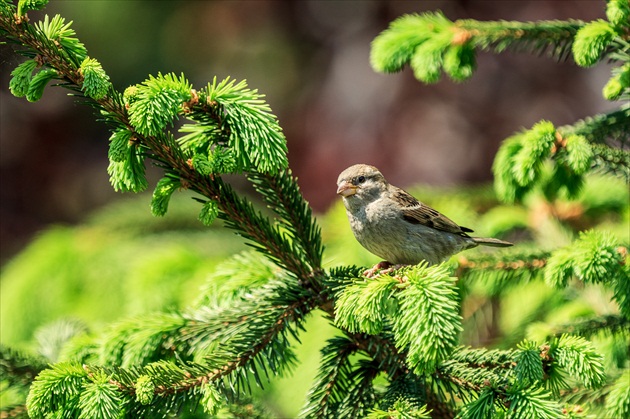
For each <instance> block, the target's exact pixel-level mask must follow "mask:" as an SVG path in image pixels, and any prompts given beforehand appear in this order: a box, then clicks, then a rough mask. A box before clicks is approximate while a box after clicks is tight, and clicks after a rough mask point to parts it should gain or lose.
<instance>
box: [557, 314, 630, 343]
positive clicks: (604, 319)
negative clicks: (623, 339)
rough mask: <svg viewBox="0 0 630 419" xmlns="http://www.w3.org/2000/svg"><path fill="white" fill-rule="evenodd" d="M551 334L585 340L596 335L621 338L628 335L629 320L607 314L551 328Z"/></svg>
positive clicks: (629, 331) (629, 330)
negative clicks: (583, 338)
mask: <svg viewBox="0 0 630 419" xmlns="http://www.w3.org/2000/svg"><path fill="white" fill-rule="evenodd" d="M551 333H552V334H553V335H554V336H561V335H564V334H571V335H578V336H583V337H585V338H589V337H591V336H593V335H595V334H598V333H607V334H612V335H621V336H623V335H624V334H627V333H630V319H628V318H626V317H623V316H619V315H615V314H608V315H604V316H599V317H593V318H588V319H584V320H579V321H577V322H572V323H565V324H560V325H557V326H553V327H552V328H551Z"/></svg>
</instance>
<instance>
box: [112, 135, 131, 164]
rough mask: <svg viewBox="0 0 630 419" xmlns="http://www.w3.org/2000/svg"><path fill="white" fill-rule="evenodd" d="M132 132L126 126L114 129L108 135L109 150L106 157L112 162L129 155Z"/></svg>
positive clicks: (120, 160) (123, 159)
mask: <svg viewBox="0 0 630 419" xmlns="http://www.w3.org/2000/svg"><path fill="white" fill-rule="evenodd" d="M132 135H133V133H132V132H131V131H129V130H128V129H126V128H118V129H116V130H115V131H114V132H113V133H112V135H111V137H109V151H108V153H107V157H109V160H110V161H112V162H123V161H125V159H126V158H127V156H128V155H129V148H130V147H133V145H132V144H131V139H132Z"/></svg>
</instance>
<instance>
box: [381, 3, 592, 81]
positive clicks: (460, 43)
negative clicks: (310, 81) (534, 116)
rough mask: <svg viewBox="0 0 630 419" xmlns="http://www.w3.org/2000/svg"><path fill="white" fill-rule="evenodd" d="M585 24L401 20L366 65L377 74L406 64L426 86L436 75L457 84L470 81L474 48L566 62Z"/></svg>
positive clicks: (434, 16)
mask: <svg viewBox="0 0 630 419" xmlns="http://www.w3.org/2000/svg"><path fill="white" fill-rule="evenodd" d="M583 26H584V23H583V22H581V21H577V20H569V21H540V22H527V23H523V22H505V21H500V22H480V21H476V20H471V19H467V20H458V21H455V22H452V21H450V20H448V19H447V18H446V17H445V16H444V15H443V14H442V13H440V12H437V13H423V14H421V15H419V14H409V15H404V16H402V17H400V18H398V19H396V20H395V21H394V22H392V23H391V24H390V27H389V28H388V29H386V30H385V31H383V32H382V33H381V34H380V35H379V36H377V37H376V39H374V41H373V43H372V50H371V56H370V61H371V63H372V67H373V68H374V69H375V70H376V71H380V72H385V73H391V72H396V71H400V70H402V68H403V66H404V65H406V64H409V65H410V66H411V67H412V69H413V71H414V75H415V76H416V78H418V79H419V80H421V81H423V82H425V83H435V82H437V81H439V79H440V70H442V71H444V72H445V73H446V74H448V75H449V77H450V78H451V79H453V80H455V81H464V80H466V79H468V78H470V77H471V76H472V73H473V71H474V69H475V67H476V64H475V54H476V50H477V49H481V50H485V51H494V52H502V51H504V50H505V49H507V48H511V49H516V50H519V51H520V50H526V51H534V52H538V53H544V52H545V51H548V52H549V54H550V55H552V56H555V57H557V58H559V59H564V58H566V57H567V56H568V55H569V53H570V50H571V45H572V42H573V37H574V36H575V34H576V33H577V31H578V29H580V28H581V27H583Z"/></svg>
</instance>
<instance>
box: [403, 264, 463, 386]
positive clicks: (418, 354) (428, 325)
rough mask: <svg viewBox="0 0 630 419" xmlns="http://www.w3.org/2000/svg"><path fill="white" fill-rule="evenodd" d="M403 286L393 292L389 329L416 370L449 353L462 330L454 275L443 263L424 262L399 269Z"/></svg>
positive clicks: (419, 371)
mask: <svg viewBox="0 0 630 419" xmlns="http://www.w3.org/2000/svg"><path fill="white" fill-rule="evenodd" d="M403 275H404V277H403V278H405V279H406V287H405V288H403V290H402V291H401V292H400V293H397V294H396V298H397V300H398V307H399V308H398V310H397V311H396V312H395V313H394V318H393V332H394V339H395V342H396V347H398V348H401V349H406V350H407V351H408V356H407V363H408V365H409V366H410V368H411V369H412V370H413V371H414V372H415V373H416V374H422V373H424V372H431V371H433V370H435V368H436V367H437V365H438V363H439V362H440V361H442V360H443V359H446V358H447V356H448V355H449V354H450V353H451V351H452V350H453V348H454V347H455V345H456V344H457V342H458V338H459V333H460V332H461V330H462V327H461V322H462V319H461V316H460V315H459V297H458V295H457V292H456V289H455V278H453V277H451V276H450V274H449V271H448V268H447V266H446V265H445V264H441V265H434V266H427V264H425V263H421V264H419V265H416V266H414V267H413V268H410V269H409V270H405V271H403Z"/></svg>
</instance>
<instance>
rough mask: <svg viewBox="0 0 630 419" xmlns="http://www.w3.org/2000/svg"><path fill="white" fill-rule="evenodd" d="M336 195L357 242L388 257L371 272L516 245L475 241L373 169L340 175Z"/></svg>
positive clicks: (363, 166) (350, 170)
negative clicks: (476, 250)
mask: <svg viewBox="0 0 630 419" xmlns="http://www.w3.org/2000/svg"><path fill="white" fill-rule="evenodd" d="M337 194H338V195H341V196H342V197H343V204H344V205H345V207H346V213H347V215H348V219H349V220H350V228H351V229H352V232H353V233H354V236H355V237H356V239H357V240H358V241H359V243H361V245H362V246H363V247H365V248H366V249H367V250H369V251H370V252H371V253H374V254H375V255H377V256H379V257H381V258H383V259H385V262H382V263H380V264H377V265H376V266H375V267H374V268H372V269H371V270H368V271H366V274H368V275H369V276H372V275H374V274H375V273H376V272H377V271H378V269H379V268H383V267H388V266H391V265H392V264H395V265H415V264H417V263H419V262H421V261H423V260H425V261H427V262H428V263H429V264H430V265H434V264H437V263H440V262H442V261H444V260H446V259H447V258H448V257H450V256H451V255H453V254H455V253H458V252H461V251H462V250H466V249H470V248H473V247H477V246H478V245H485V246H494V247H507V246H512V243H509V242H505V241H502V240H498V239H492V238H481V237H471V236H469V235H468V233H472V230H471V229H469V228H466V227H461V226H459V225H457V224H456V223H455V222H453V221H451V220H450V219H448V218H447V217H445V216H444V215H442V214H440V213H439V212H437V211H436V210H434V209H433V208H431V207H429V206H428V205H426V204H423V203H422V202H420V201H418V200H417V199H416V198H414V197H413V196H411V195H410V194H408V193H407V192H405V191H403V190H402V189H400V188H397V187H396V186H394V185H390V184H389V183H388V182H387V181H386V180H385V178H384V177H383V175H382V174H381V172H380V171H379V170H378V169H377V168H376V167H374V166H369V165H366V164H356V165H354V166H351V167H349V168H347V169H346V170H344V171H343V172H341V174H340V175H339V178H338V179H337Z"/></svg>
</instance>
